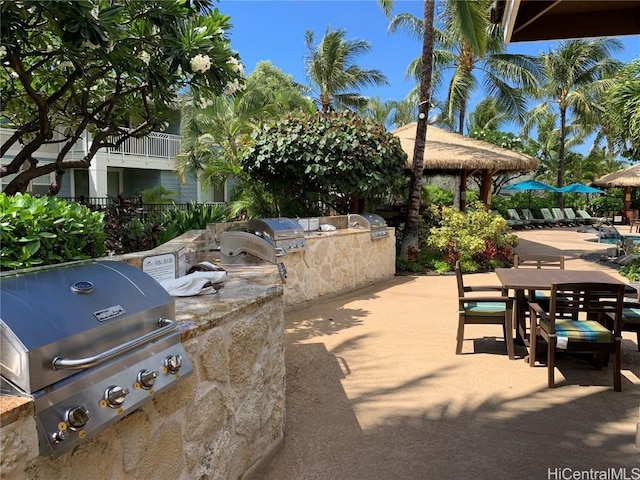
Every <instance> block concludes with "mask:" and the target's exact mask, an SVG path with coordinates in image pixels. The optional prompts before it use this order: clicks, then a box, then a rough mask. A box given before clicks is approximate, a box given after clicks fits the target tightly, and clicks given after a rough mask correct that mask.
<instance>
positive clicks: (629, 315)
mask: <svg viewBox="0 0 640 480" xmlns="http://www.w3.org/2000/svg"><path fill="white" fill-rule="evenodd" d="M622 317H623V321H624V323H638V324H640V308H636V307H632V308H624V309H623V310H622Z"/></svg>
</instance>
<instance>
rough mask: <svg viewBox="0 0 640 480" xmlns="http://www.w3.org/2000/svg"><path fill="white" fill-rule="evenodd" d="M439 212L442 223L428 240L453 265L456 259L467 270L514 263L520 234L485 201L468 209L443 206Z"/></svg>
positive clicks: (451, 266) (435, 228) (433, 229)
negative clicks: (485, 203)
mask: <svg viewBox="0 0 640 480" xmlns="http://www.w3.org/2000/svg"><path fill="white" fill-rule="evenodd" d="M432 208H433V207H432ZM438 214H439V216H440V224H439V225H438V226H436V227H433V228H431V231H430V235H429V238H428V239H427V244H428V245H429V246H430V247H432V248H434V249H436V250H437V251H439V252H440V253H441V254H442V256H443V257H444V260H445V261H446V262H447V264H448V265H449V267H450V268H453V266H454V265H455V263H456V261H460V263H461V265H463V266H464V268H463V269H464V270H465V271H479V270H487V269H493V268H495V267H499V266H507V265H510V264H511V262H512V260H513V248H514V247H515V246H516V245H517V244H518V238H517V237H516V235H514V234H513V233H511V230H510V228H509V227H508V226H507V222H506V220H505V219H504V218H502V217H501V216H500V215H498V214H497V213H495V212H491V211H487V210H486V209H485V208H484V205H482V203H477V204H476V205H475V206H474V207H472V208H469V210H468V211H467V212H461V211H459V210H457V209H455V208H451V207H442V208H440V209H437V213H435V212H434V215H438Z"/></svg>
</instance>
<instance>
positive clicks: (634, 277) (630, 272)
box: [618, 260, 640, 282]
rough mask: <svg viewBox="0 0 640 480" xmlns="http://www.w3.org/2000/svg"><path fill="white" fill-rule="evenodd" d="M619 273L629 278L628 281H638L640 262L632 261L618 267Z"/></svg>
mask: <svg viewBox="0 0 640 480" xmlns="http://www.w3.org/2000/svg"><path fill="white" fill-rule="evenodd" d="M618 272H619V273H620V275H622V276H623V277H626V278H628V279H629V281H630V282H640V262H639V261H637V260H636V261H633V262H632V263H631V264H630V265H627V266H624V267H620V270H618Z"/></svg>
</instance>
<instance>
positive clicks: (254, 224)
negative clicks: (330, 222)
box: [248, 217, 304, 243]
mask: <svg viewBox="0 0 640 480" xmlns="http://www.w3.org/2000/svg"><path fill="white" fill-rule="evenodd" d="M248 227H249V228H250V229H252V230H255V231H256V232H260V233H263V234H266V235H263V236H264V238H266V239H267V240H270V241H271V242H272V243H277V242H278V240H283V239H290V238H298V237H304V230H303V228H302V226H301V225H300V224H299V223H298V222H296V221H295V220H293V219H291V218H284V217H280V218H256V219H252V220H249V222H248Z"/></svg>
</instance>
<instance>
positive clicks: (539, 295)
mask: <svg viewBox="0 0 640 480" xmlns="http://www.w3.org/2000/svg"><path fill="white" fill-rule="evenodd" d="M534 297H535V299H536V300H550V299H551V292H550V291H549V290H536V291H535V295H534Z"/></svg>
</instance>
